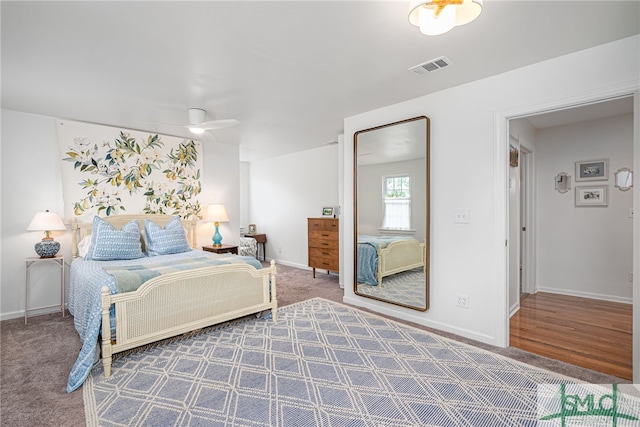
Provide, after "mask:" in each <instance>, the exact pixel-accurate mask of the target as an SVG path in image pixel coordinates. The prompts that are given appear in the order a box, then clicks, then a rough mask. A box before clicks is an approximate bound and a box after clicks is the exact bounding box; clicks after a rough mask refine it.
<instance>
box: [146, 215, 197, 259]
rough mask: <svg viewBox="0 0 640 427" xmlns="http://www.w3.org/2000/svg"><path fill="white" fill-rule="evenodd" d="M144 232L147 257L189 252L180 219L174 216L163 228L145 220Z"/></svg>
mask: <svg viewBox="0 0 640 427" xmlns="http://www.w3.org/2000/svg"><path fill="white" fill-rule="evenodd" d="M144 232H145V240H146V245H147V254H148V255H149V256H156V255H167V254H177V253H179V252H188V251H190V250H191V247H190V246H189V242H188V241H187V235H186V233H185V231H184V227H182V223H181V222H180V217H177V216H174V217H173V218H171V220H170V221H169V222H167V224H166V225H165V226H164V227H160V226H159V225H158V224H156V223H154V222H153V221H150V220H148V219H145V220H144Z"/></svg>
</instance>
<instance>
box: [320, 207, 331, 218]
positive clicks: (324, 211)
mask: <svg viewBox="0 0 640 427" xmlns="http://www.w3.org/2000/svg"><path fill="white" fill-rule="evenodd" d="M322 216H333V208H332V207H327V208H322Z"/></svg>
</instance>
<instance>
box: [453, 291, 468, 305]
mask: <svg viewBox="0 0 640 427" xmlns="http://www.w3.org/2000/svg"><path fill="white" fill-rule="evenodd" d="M456 306H457V307H461V308H469V297H468V296H467V295H461V294H457V295H456Z"/></svg>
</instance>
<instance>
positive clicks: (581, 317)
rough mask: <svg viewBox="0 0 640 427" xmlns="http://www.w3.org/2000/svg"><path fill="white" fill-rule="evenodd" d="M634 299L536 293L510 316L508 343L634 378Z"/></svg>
mask: <svg viewBox="0 0 640 427" xmlns="http://www.w3.org/2000/svg"><path fill="white" fill-rule="evenodd" d="M631 311H632V305H631V304H622V303H615V302H609V301H602V300H596V299H588V298H580V297H572V296H566V295H557V294H549V293H543V292H538V293H537V294H533V295H529V296H527V297H526V298H524V299H522V300H521V301H520V310H519V311H518V312H517V313H516V314H514V315H513V316H512V317H511V321H510V345H511V346H512V347H517V348H519V349H521V350H525V351H528V352H531V353H535V354H539V355H541V356H546V357H549V358H552V359H556V360H562V361H564V362H568V363H571V364H573V365H577V366H581V367H584V368H588V369H592V370H594V371H599V372H604V373H607V374H610V375H615V376H617V377H619V378H624V379H628V380H631V379H632V376H631V373H632V370H631V367H632V364H631V363H632V360H631V347H632V335H631Z"/></svg>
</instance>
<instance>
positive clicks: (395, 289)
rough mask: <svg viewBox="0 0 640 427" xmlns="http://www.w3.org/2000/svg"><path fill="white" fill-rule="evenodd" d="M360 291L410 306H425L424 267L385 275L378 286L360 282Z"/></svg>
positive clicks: (360, 292)
mask: <svg viewBox="0 0 640 427" xmlns="http://www.w3.org/2000/svg"><path fill="white" fill-rule="evenodd" d="M358 293H359V294H362V295H371V296H375V297H376V298H381V299H383V300H386V301H395V302H399V303H401V304H404V305H408V306H410V307H418V308H425V302H426V301H427V285H426V280H425V274H424V269H423V268H422V267H418V268H414V269H412V270H408V271H403V272H402V273H396V274H392V275H391V276H387V277H383V278H382V284H380V285H378V286H371V285H367V284H366V283H358Z"/></svg>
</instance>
